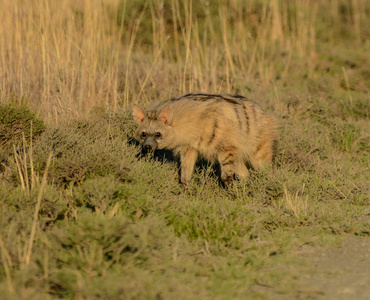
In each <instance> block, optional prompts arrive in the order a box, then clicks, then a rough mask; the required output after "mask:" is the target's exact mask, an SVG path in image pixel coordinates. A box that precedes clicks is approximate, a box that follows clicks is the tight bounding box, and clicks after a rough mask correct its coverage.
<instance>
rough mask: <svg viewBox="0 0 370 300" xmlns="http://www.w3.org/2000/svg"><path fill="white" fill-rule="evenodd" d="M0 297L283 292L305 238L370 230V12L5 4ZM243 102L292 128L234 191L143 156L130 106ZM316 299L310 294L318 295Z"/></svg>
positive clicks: (332, 7)
mask: <svg viewBox="0 0 370 300" xmlns="http://www.w3.org/2000/svg"><path fill="white" fill-rule="evenodd" d="M0 5H1V6H2V7H3V8H4V9H2V10H1V11H0V18H1V20H2V23H1V25H0V37H1V43H0V70H2V71H1V74H0V102H1V104H0V146H1V148H0V159H1V161H0V163H1V166H0V222H1V224H0V258H1V267H0V292H1V294H2V295H4V297H6V298H7V299H24V298H26V299H49V298H50V299H51V298H76V299H95V298H139V299H142V298H150V299H151V298H159V299H172V298H175V297H177V298H181V299H187V298H189V299H215V298H217V299H230V298H236V299H238V298H240V299H243V298H256V299H264V298H268V297H269V294H264V293H263V292H262V291H260V290H259V289H256V288H255V287H256V286H257V287H258V286H263V287H266V286H267V287H270V288H271V289H272V290H273V291H275V292H276V293H280V294H282V295H285V296H287V297H289V296H294V295H298V294H299V295H300V296H302V295H304V291H300V290H298V288H297V287H296V286H295V285H294V277H295V276H296V275H297V274H298V273H299V272H301V271H300V269H299V265H300V263H299V261H297V258H296V257H295V256H294V255H293V254H292V253H293V251H292V250H294V249H296V248H297V247H300V246H302V245H305V244H311V245H324V246H326V245H329V244H335V243H338V241H340V239H341V238H343V237H347V236H369V234H370V224H369V221H368V216H369V214H370V211H369V204H370V202H369V196H368V189H369V186H368V181H369V171H368V168H369V149H370V148H369V131H368V128H369V87H370V74H369V71H368V70H369V69H370V66H369V60H368V58H367V56H368V55H367V53H368V52H369V47H370V44H369V42H368V40H369V36H370V31H369V29H368V28H370V26H369V25H370V24H369V20H370V18H369V15H370V6H369V4H368V3H367V1H361V0H357V1H342V0H336V1H330V2H329V1H314V2H312V1H263V0H254V1H250V2H248V5H247V4H246V3H244V2H243V1H238V0H233V1H229V2H228V5H227V6H225V5H224V3H223V2H222V1H214V2H213V1H212V5H210V3H209V2H207V1H197V2H196V3H195V2H192V1H189V0H184V1H178V0H171V1H150V0H149V1H135V2H133V1H125V0H122V1H115V0H104V1H101V2H99V3H98V4H97V3H95V2H93V1H85V2H83V3H82V2H81V3H80V2H76V1H74V2H73V1H63V3H58V2H55V1H54V2H53V1H43V0H32V1H29V2H27V3H23V2H22V1H1V0H0ZM198 91H199V92H211V93H218V92H230V93H240V94H242V95H245V96H247V97H248V98H251V99H254V100H256V101H257V102H259V103H261V105H262V106H263V107H264V108H265V109H266V110H268V111H270V112H273V113H274V114H275V115H277V116H278V117H279V118H280V120H281V137H280V139H279V142H278V145H277V151H276V157H275V161H274V163H273V165H272V166H269V167H266V168H265V169H263V170H260V171H253V172H251V177H250V180H249V181H248V182H247V183H246V184H242V183H240V182H235V184H234V186H233V187H231V188H229V189H224V188H222V186H221V185H220V182H219V170H218V167H217V166H213V165H209V164H207V163H206V162H203V161H199V162H198V164H197V169H196V172H195V174H194V178H193V179H192V182H191V184H190V186H189V189H188V191H186V192H182V190H181V187H180V185H179V183H178V180H179V178H178V161H177V160H176V158H174V157H173V156H172V155H171V153H169V152H166V151H163V152H159V153H157V155H155V156H154V157H142V156H140V153H139V152H140V149H139V146H138V144H137V142H136V141H135V139H134V138H133V136H134V134H133V132H134V129H135V124H134V122H133V121H132V120H131V116H130V112H129V109H127V108H128V107H129V104H130V103H131V102H140V103H141V104H142V105H143V106H149V105H150V104H151V103H153V102H155V101H158V100H165V99H168V98H170V97H174V96H178V95H180V94H181V93H185V92H198ZM307 296H309V295H307Z"/></svg>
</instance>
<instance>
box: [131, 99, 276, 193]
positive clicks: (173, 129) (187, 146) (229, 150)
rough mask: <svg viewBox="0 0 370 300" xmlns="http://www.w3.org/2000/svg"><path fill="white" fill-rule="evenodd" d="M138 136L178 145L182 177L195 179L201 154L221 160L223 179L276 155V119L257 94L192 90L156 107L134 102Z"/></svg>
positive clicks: (150, 143) (152, 145)
mask: <svg viewBox="0 0 370 300" xmlns="http://www.w3.org/2000/svg"><path fill="white" fill-rule="evenodd" d="M133 117H134V119H135V121H136V122H137V123H138V124H139V127H138V129H137V136H138V139H139V140H140V141H141V142H142V144H143V147H146V148H147V149H150V150H155V149H164V148H166V149H173V150H174V151H175V153H178V154H180V158H181V182H182V184H184V185H185V186H186V185H187V184H188V182H189V181H190V178H191V175H192V173H193V169H194V165H195V162H196V160H197V157H198V155H201V156H203V157H204V158H206V159H207V160H210V161H215V160H217V161H218V162H219V163H220V166H221V179H222V181H223V182H224V183H225V184H226V185H228V184H229V183H231V182H232V179H233V175H234V174H236V175H237V176H238V177H239V178H240V179H245V178H247V177H248V175H249V172H248V169H247V167H246V164H247V165H248V166H250V167H252V168H255V169H257V168H260V167H261V166H263V165H264V164H266V163H270V162H271V161H272V158H273V150H274V144H275V141H276V138H277V134H278V130H277V122H276V119H275V118H274V117H273V116H272V115H270V114H267V113H265V112H264V111H263V110H262V109H261V108H260V106H259V105H258V104H257V103H255V102H254V101H252V100H249V99H247V98H244V97H242V96H239V95H236V96H232V95H210V94H187V95H184V96H182V97H179V98H174V99H170V100H168V101H165V102H163V103H160V104H158V105H156V106H154V107H152V108H151V109H150V110H149V111H148V112H145V111H143V110H142V109H141V108H140V107H139V106H137V105H133Z"/></svg>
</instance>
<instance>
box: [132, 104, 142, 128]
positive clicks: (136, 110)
mask: <svg viewBox="0 0 370 300" xmlns="http://www.w3.org/2000/svg"><path fill="white" fill-rule="evenodd" d="M132 116H133V118H134V121H135V122H136V123H137V124H141V123H143V121H144V119H145V113H144V111H143V110H142V109H141V108H140V106H138V105H136V104H132Z"/></svg>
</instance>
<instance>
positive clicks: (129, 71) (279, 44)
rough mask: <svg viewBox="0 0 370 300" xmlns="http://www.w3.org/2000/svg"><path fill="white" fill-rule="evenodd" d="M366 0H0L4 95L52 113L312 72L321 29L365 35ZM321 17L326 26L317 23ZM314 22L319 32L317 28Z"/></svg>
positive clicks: (51, 117)
mask: <svg viewBox="0 0 370 300" xmlns="http://www.w3.org/2000/svg"><path fill="white" fill-rule="evenodd" d="M367 6H368V5H367V1H366V0H350V1H345V0H332V1H326V0H319V1H314V0H296V1H282V0H274V1H267V0H253V1H242V0H230V1H228V2H227V4H226V2H224V1H192V0H159V1H154V0H146V1H144V0H142V1H128V0H101V1H97V0H85V1H72V0H66V1H48V0H29V1H24V0H14V1H8V0H0V7H1V10H0V20H1V22H0V99H1V101H2V102H9V101H15V102H26V103H28V104H29V105H30V106H31V107H32V108H33V109H34V110H37V111H39V112H40V113H41V114H42V115H43V116H44V118H45V119H46V120H48V121H49V122H58V120H59V119H60V118H65V117H66V116H68V117H79V116H84V115H86V114H89V113H90V112H91V111H94V110H95V109H97V108H101V107H103V108H104V107H107V106H109V107H112V108H113V110H116V109H117V108H119V107H122V106H125V105H127V104H129V103H130V102H132V101H152V100H153V99H155V98H157V97H171V96H175V95H177V94H180V93H185V92H194V91H203V92H213V93H216V92H230V93H233V92H238V91H240V90H243V86H244V87H245V85H247V84H248V82H251V81H253V82H258V84H271V83H272V84H275V81H276V78H279V79H280V84H284V83H285V82H286V81H287V80H288V79H289V73H290V70H291V68H292V66H291V61H292V59H293V58H294V59H298V61H299V64H300V67H302V68H305V69H307V74H308V76H312V73H313V72H314V69H315V66H316V65H317V42H318V38H323V39H325V40H328V41H329V43H331V44H335V43H338V42H339V39H341V36H342V35H338V32H339V31H341V24H342V23H343V22H345V23H346V26H347V27H348V26H350V28H352V30H353V33H354V35H353V36H354V37H355V41H354V43H357V44H358V45H360V44H361V43H363V42H364V41H363V38H362V36H361V32H362V29H363V26H364V25H363V23H364V21H365V19H366V8H367ZM323 18H325V20H327V24H330V26H328V27H327V28H326V27H322V28H319V27H320V26H321V23H320V20H322V19H323ZM318 30H320V34H321V35H323V36H321V37H318Z"/></svg>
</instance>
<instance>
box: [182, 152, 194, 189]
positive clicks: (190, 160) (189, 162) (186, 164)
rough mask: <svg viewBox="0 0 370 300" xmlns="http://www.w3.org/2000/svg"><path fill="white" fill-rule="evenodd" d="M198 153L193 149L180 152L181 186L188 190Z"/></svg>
mask: <svg viewBox="0 0 370 300" xmlns="http://www.w3.org/2000/svg"><path fill="white" fill-rule="evenodd" d="M197 157H198V151H197V150H195V149H194V148H191V147H184V148H182V149H181V150H180V159H181V184H182V186H183V187H184V188H185V189H186V188H187V185H188V183H189V181H190V179H191V175H192V174H193V170H194V165H195V162H196V161H197Z"/></svg>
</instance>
